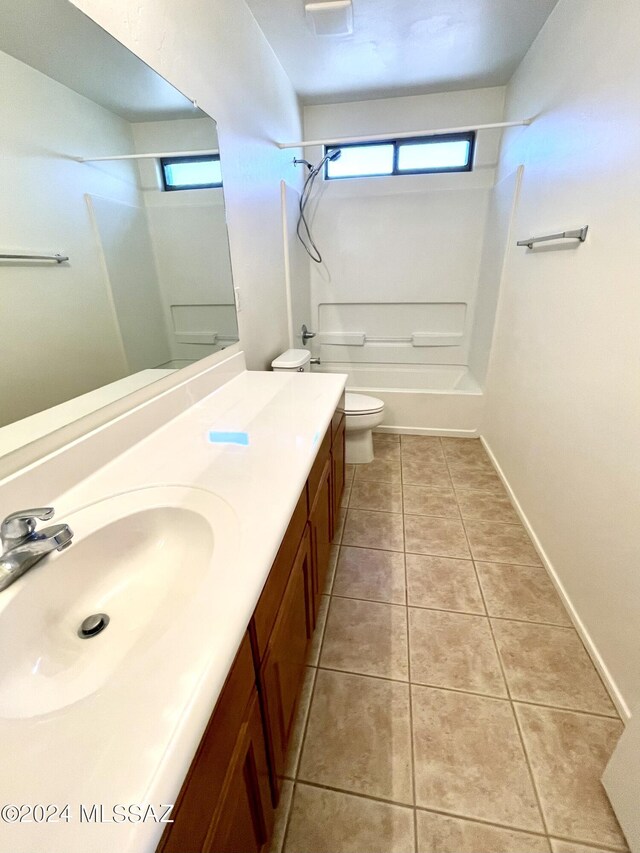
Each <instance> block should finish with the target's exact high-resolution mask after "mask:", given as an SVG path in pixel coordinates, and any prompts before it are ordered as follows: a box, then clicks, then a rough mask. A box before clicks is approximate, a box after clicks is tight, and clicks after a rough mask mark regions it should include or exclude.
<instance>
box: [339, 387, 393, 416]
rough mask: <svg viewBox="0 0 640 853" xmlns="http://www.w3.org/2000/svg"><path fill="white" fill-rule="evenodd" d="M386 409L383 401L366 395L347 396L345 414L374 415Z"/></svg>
mask: <svg viewBox="0 0 640 853" xmlns="http://www.w3.org/2000/svg"><path fill="white" fill-rule="evenodd" d="M383 409H384V403H383V402H382V400H378V398H377V397H368V396H367V395H366V394H350V393H349V392H348V391H347V393H346V394H345V404H344V412H345V414H346V415H373V414H375V412H381V411H382V410H383Z"/></svg>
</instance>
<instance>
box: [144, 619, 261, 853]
mask: <svg viewBox="0 0 640 853" xmlns="http://www.w3.org/2000/svg"><path fill="white" fill-rule="evenodd" d="M255 696H257V691H256V687H255V672H254V667H253V658H252V655H251V644H250V642H249V637H248V636H245V638H244V640H243V641H242V643H241V645H240V648H239V650H238V654H237V655H236V659H235V661H234V663H233V666H232V667H231V671H230V672H229V675H228V676H227V680H226V682H225V685H224V687H223V688H222V692H221V694H220V697H219V699H218V702H217V703H216V707H215V710H214V712H213V714H212V716H211V720H210V721H209V725H208V726H207V729H206V731H205V733H204V735H203V737H202V740H201V741H200V746H199V747H198V751H197V753H196V755H195V758H194V759H193V762H192V763H191V767H190V768H189V773H188V774H187V778H186V779H185V781H184V784H183V786H182V789H181V791H180V794H179V795H178V799H177V800H176V807H175V809H174V812H173V814H172V817H173V819H174V823H173V824H170V825H168V826H167V829H166V831H165V834H164V835H163V837H162V840H161V842H160V845H159V847H158V850H161V851H162V853H185V851H187V850H188V851H190V853H197V852H198V851H202V850H204V845H205V839H206V837H207V833H208V832H209V829H210V827H211V826H212V824H213V823H214V821H215V819H216V818H215V816H216V814H217V813H218V805H219V803H220V802H221V801H222V799H223V798H224V791H225V788H226V786H227V784H228V783H227V780H228V774H229V768H230V767H231V766H232V765H233V761H234V755H235V754H236V751H237V749H238V744H239V743H240V742H241V740H242V737H243V731H244V728H243V727H244V726H245V724H246V720H247V716H246V712H247V708H249V707H250V706H251V701H252V697H255ZM263 751H264V746H263Z"/></svg>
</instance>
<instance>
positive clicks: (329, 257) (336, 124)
mask: <svg viewBox="0 0 640 853" xmlns="http://www.w3.org/2000/svg"><path fill="white" fill-rule="evenodd" d="M503 100H504V90H503V89H502V88H492V89H479V90H474V91H465V92H453V93H444V94H438V95H424V96H412V97H402V98H389V99H382V100H373V101H362V102H357V103H350V104H334V105H325V106H312V107H306V108H305V111H304V116H305V136H306V138H307V139H314V138H323V137H324V138H327V137H340V136H355V135H361V134H378V133H389V135H390V136H393V134H394V133H396V132H404V131H426V130H428V129H429V128H433V129H436V128H442V127H456V126H465V125H473V124H484V123H489V122H492V121H500V120H501V119H502V111H503ZM498 144H499V134H498V133H497V132H495V131H488V132H482V133H480V134H479V135H478V137H477V147H476V158H475V168H474V170H473V171H472V172H470V173H458V174H451V175H444V174H440V175H437V174H436V175H407V176H394V177H374V178H354V179H349V180H343V181H334V182H330V181H329V182H325V183H324V186H323V188H322V192H321V195H320V198H319V201H318V204H317V206H316V210H315V215H314V222H313V233H314V237H315V238H316V241H317V243H318V245H319V247H320V251H321V253H322V255H323V258H324V260H325V264H324V265H323V266H318V265H316V264H313V263H311V301H312V313H313V315H314V316H313V324H314V327H315V328H317V330H318V331H319V332H320V333H321V334H324V333H326V332H338V331H350V332H364V333H366V334H368V335H370V336H375V337H385V336H392V337H400V338H402V337H409V336H411V335H412V333H414V332H423V333H431V334H434V333H437V334H443V333H451V334H452V335H453V336H454V337H452V338H451V339H450V340H449V342H448V343H449V344H450V345H448V346H439V347H435V346H419V347H418V346H412V345H411V344H410V343H404V344H403V343H398V344H392V345H389V344H388V343H383V342H381V343H380V344H374V343H371V344H369V343H367V344H366V345H365V346H364V347H359V346H334V345H330V344H326V343H325V344H323V345H322V346H321V349H320V354H321V357H322V359H323V361H348V360H351V361H365V362H384V361H389V362H396V363H397V362H403V363H422V364H438V363H439V364H467V363H468V359H469V345H470V339H471V330H472V327H473V315H474V309H475V300H476V291H477V284H478V270H479V266H480V259H481V253H482V245H483V239H484V230H485V218H486V214H487V207H488V202H489V198H490V194H491V188H492V186H493V181H494V169H495V165H496V162H497V153H498ZM321 154H322V152H321V150H320V149H316V150H313V149H309V150H308V152H307V154H306V156H308V157H310V159H312V160H315V159H318V158H319V157H320V156H321ZM343 303H350V305H351V307H349V308H345V307H340V306H341V304H343ZM390 303H391V304H390ZM325 340H326V338H325Z"/></svg>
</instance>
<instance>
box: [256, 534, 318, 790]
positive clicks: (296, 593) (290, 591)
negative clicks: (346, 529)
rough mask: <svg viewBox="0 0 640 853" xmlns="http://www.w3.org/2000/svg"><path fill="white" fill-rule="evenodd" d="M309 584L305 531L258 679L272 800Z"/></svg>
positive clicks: (294, 693)
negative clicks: (270, 771)
mask: <svg viewBox="0 0 640 853" xmlns="http://www.w3.org/2000/svg"><path fill="white" fill-rule="evenodd" d="M310 583H311V559H310V547H309V532H308V531H306V532H305V535H304V536H303V538H302V542H301V543H300V548H299V549H298V553H297V555H296V560H295V563H294V566H293V569H292V570H291V575H290V577H289V582H288V584H287V588H286V590H285V594H284V597H283V599H282V604H281V605H280V611H279V613H278V618H277V621H276V624H275V627H274V629H273V632H272V634H271V638H270V640H269V645H268V647H267V652H266V655H265V657H264V661H263V664H262V670H261V678H260V683H261V686H262V700H263V707H264V717H265V728H266V731H267V743H268V747H269V756H270V759H271V770H272V780H271V781H272V788H273V793H274V802H277V799H278V793H279V790H280V781H279V780H280V779H281V778H282V774H283V772H284V766H285V760H286V755H287V746H288V745H289V738H290V737H291V729H292V727H293V723H294V720H295V712H296V703H297V701H298V692H299V689H300V686H301V684H302V679H303V676H304V669H305V663H306V657H307V646H308V643H309V640H310V638H311V632H312V629H311V624H310V619H309V614H308V612H307V599H308V596H309V591H310Z"/></svg>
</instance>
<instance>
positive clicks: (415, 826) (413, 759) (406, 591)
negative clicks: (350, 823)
mask: <svg viewBox="0 0 640 853" xmlns="http://www.w3.org/2000/svg"><path fill="white" fill-rule="evenodd" d="M400 495H401V500H402V548H403V551H402V565H403V566H404V604H405V611H404V612H405V625H406V630H407V678H408V684H407V690H408V694H409V741H410V744H409V746H410V753H411V795H412V797H413V849H414V853H418V812H417V810H416V806H417V803H418V801H417V798H416V755H415V745H414V737H413V732H414V730H413V696H412V690H411V633H410V631H409V579H408V577H407V552H406V547H407V542H406V537H405V530H404V516H405V512H404V479H403V476H402V447H400Z"/></svg>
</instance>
